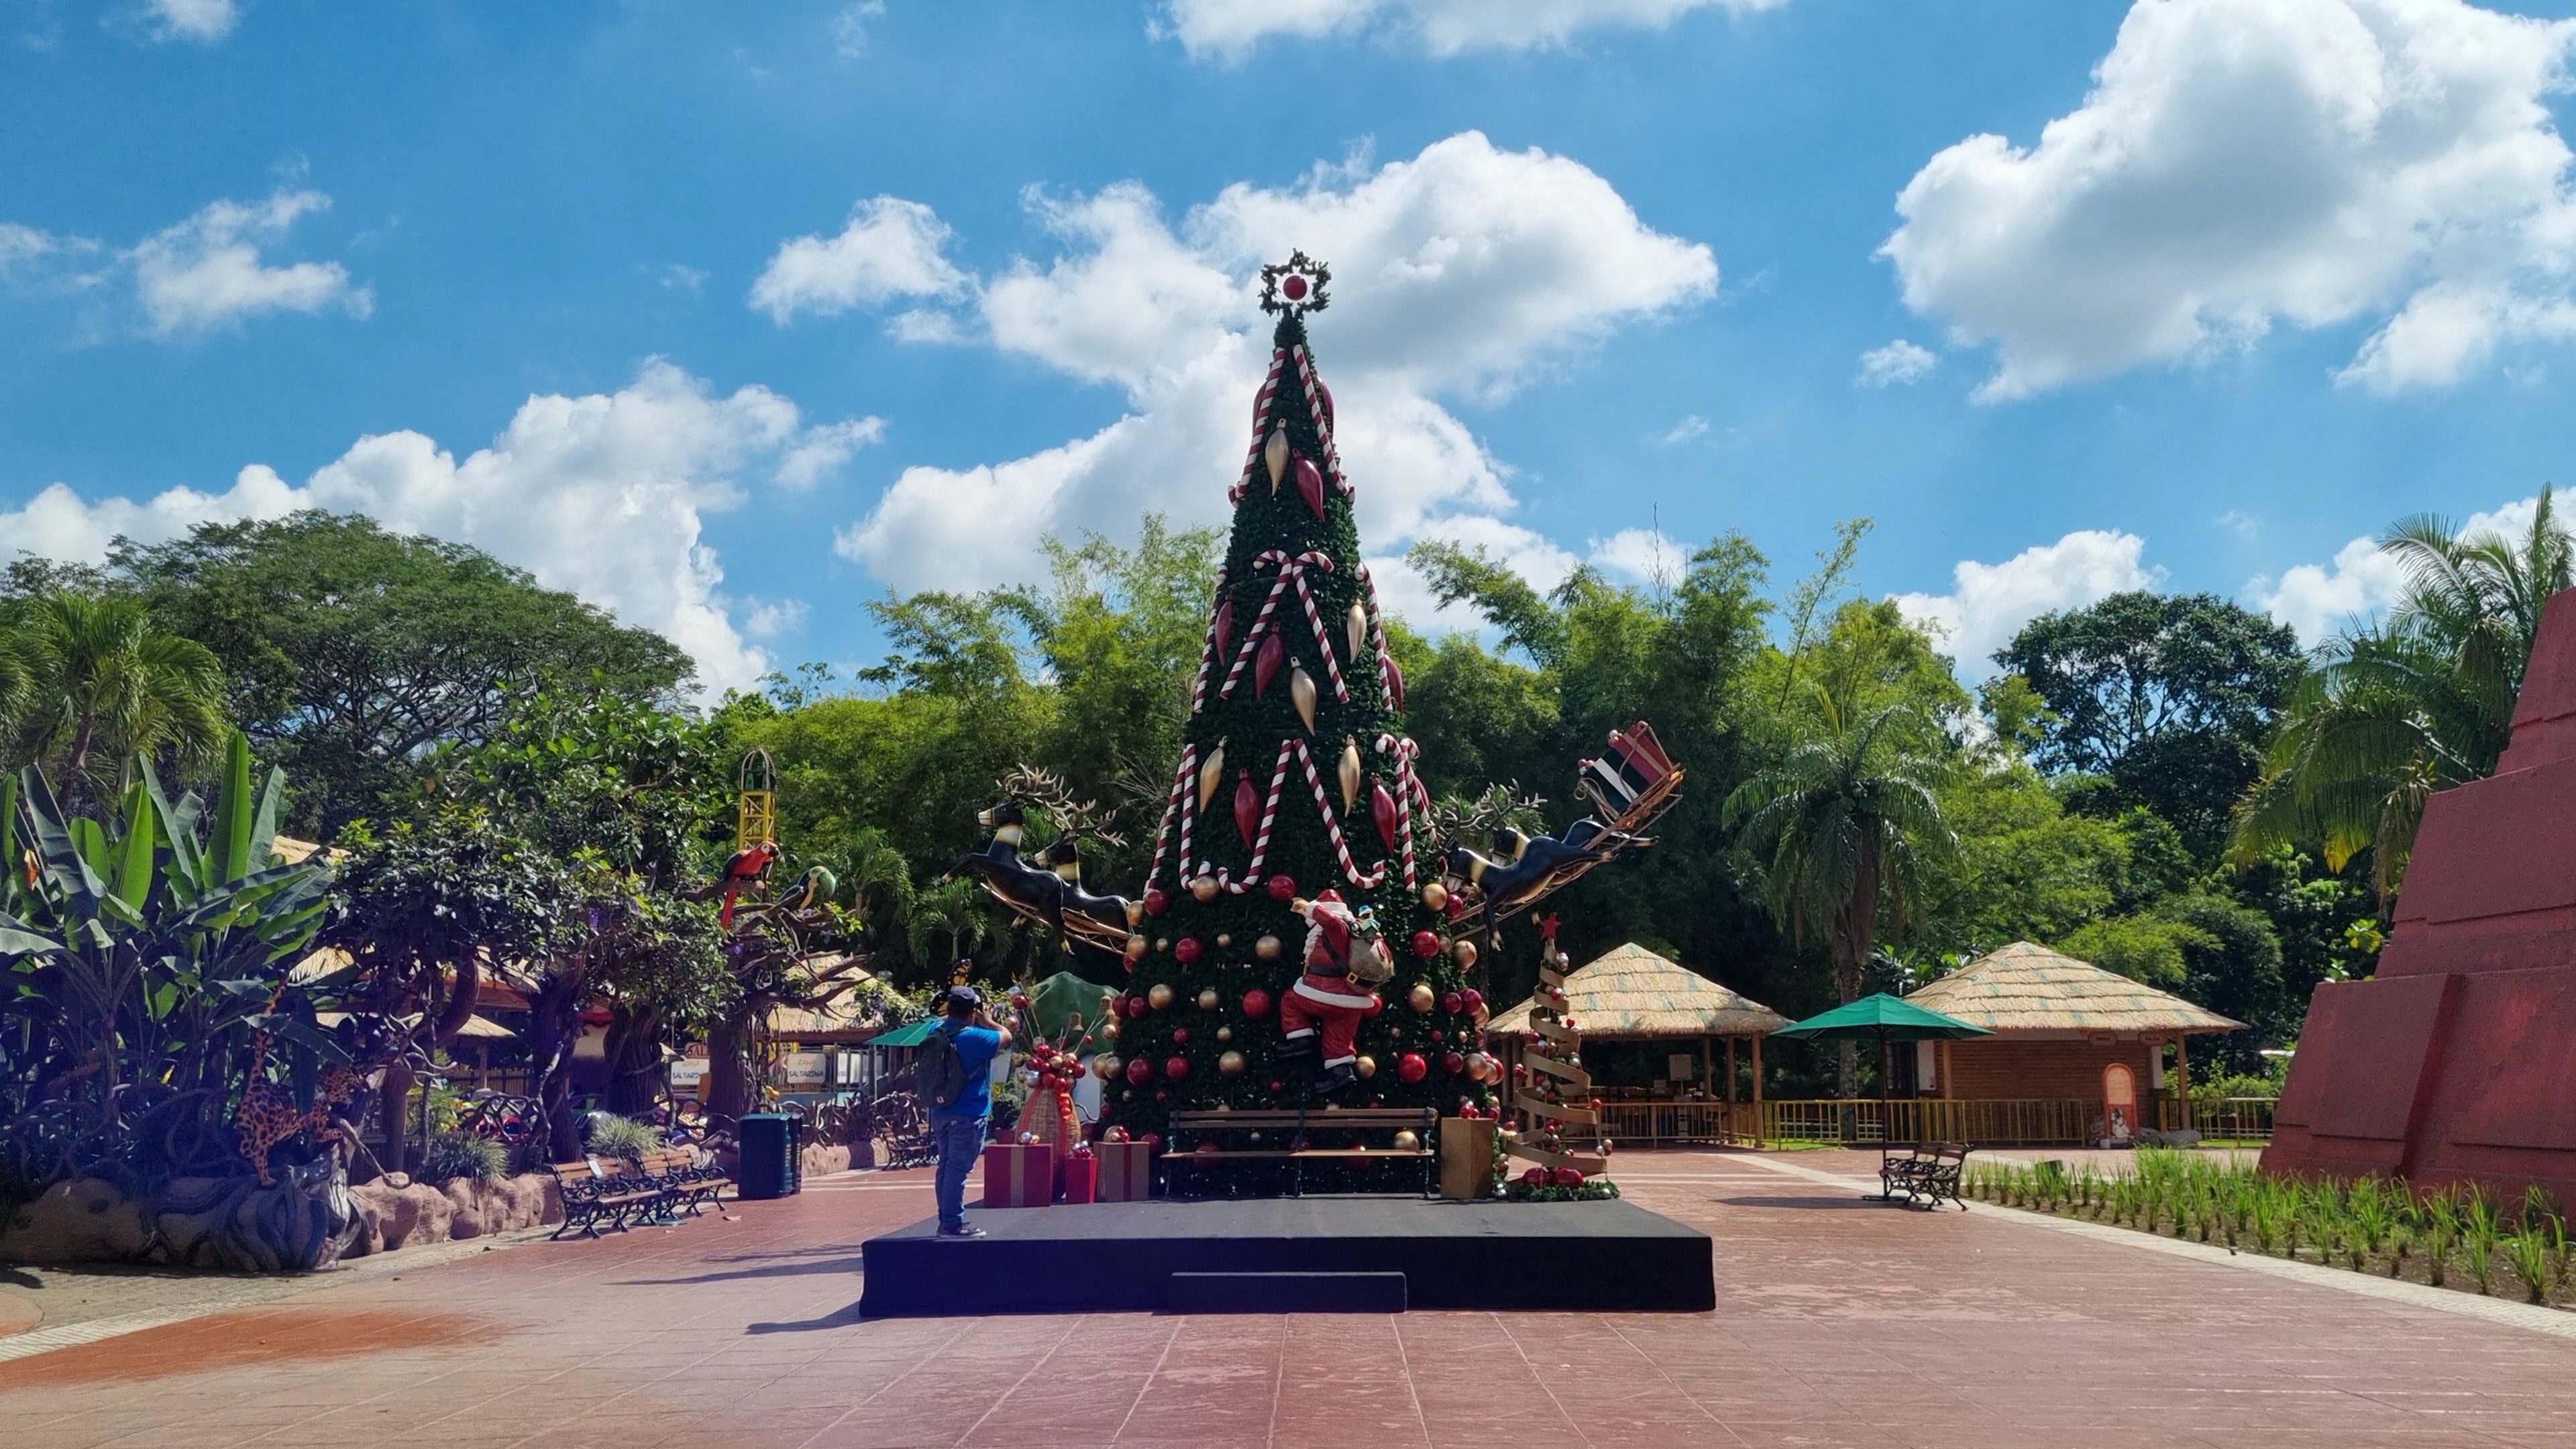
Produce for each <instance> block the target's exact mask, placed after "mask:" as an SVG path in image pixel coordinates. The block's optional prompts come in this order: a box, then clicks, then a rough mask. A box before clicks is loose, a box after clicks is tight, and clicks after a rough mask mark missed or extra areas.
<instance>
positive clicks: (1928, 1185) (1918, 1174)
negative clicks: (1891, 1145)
mask: <svg viewBox="0 0 2576 1449" xmlns="http://www.w3.org/2000/svg"><path fill="white" fill-rule="evenodd" d="M1973 1150H1974V1149H1973V1148H1971V1147H1969V1146H1968V1145H1967V1144H1966V1143H1962V1142H1921V1143H1917V1144H1915V1147H1914V1150H1913V1152H1912V1153H1910V1154H1908V1155H1907V1156H1904V1157H1891V1158H1888V1159H1887V1160H1885V1161H1883V1162H1881V1163H1880V1164H1879V1167H1878V1181H1879V1184H1880V1188H1881V1191H1882V1195H1883V1196H1885V1197H1887V1198H1888V1199H1890V1200H1893V1199H1894V1198H1895V1197H1896V1195H1897V1194H1899V1193H1903V1194H1904V1195H1905V1201H1906V1202H1907V1203H1908V1204H1909V1205H1915V1206H1923V1207H1930V1208H1938V1207H1940V1206H1941V1200H1942V1199H1943V1198H1948V1199H1949V1200H1950V1201H1951V1202H1954V1203H1957V1204H1958V1207H1959V1211H1961V1212H1966V1211H1967V1210H1968V1204H1967V1202H1966V1200H1965V1199H1963V1198H1961V1197H1960V1196H1959V1178H1960V1175H1961V1174H1962V1173H1963V1172H1964V1171H1965V1170H1966V1168H1967V1165H1968V1154H1969V1152H1971V1151H1973Z"/></svg>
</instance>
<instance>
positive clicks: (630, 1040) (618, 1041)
mask: <svg viewBox="0 0 2576 1449" xmlns="http://www.w3.org/2000/svg"><path fill="white" fill-rule="evenodd" d="M607 1051H608V1110H609V1111H611V1112H615V1113H616V1114H618V1115H619V1116H621V1117H633V1116H637V1115H639V1114H641V1113H643V1112H646V1111H649V1110H651V1108H652V1106H653V1099H654V1098H655V1097H657V1096H659V1095H661V1089H662V1013H661V1012H660V1010H658V1009H657V1008H655V1007H653V1006H651V1005H649V1004H647V1005H641V1006H620V1007H618V1008H617V1009H616V1010H615V1011H614V1012H612V1013H611V1014H610V1016H609V1020H608V1042H607Z"/></svg>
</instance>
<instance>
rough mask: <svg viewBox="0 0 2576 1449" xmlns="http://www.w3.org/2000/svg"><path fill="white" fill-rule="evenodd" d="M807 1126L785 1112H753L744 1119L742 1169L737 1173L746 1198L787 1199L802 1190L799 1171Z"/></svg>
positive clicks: (741, 1192) (735, 1174) (741, 1194)
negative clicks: (803, 1136) (801, 1140)
mask: <svg viewBox="0 0 2576 1449" xmlns="http://www.w3.org/2000/svg"><path fill="white" fill-rule="evenodd" d="M803 1125H804V1124H803V1123H801V1122H799V1121H798V1120H797V1119H796V1118H794V1117H790V1116H788V1115H787V1114H786V1113H783V1112H754V1113H752V1114H751V1115H749V1116H747V1117H745V1118H743V1119H742V1165H741V1167H740V1168H738V1169H737V1170H736V1171H735V1173H734V1179H735V1181H736V1183H737V1184H739V1186H740V1189H741V1190H740V1193H739V1194H738V1195H739V1196H742V1197H746V1198H773V1197H788V1196H791V1195H793V1194H794V1193H795V1192H796V1190H797V1189H798V1188H799V1187H801V1186H803V1182H802V1181H801V1179H802V1177H803V1173H802V1172H801V1171H800V1170H799V1169H800V1167H801V1165H802V1164H801V1163H800V1161H799V1158H800V1156H801V1154H800V1153H799V1152H798V1150H797V1149H798V1148H799V1147H801V1146H802V1145H803V1144H802V1143H800V1142H799V1141H798V1140H797V1139H798V1137H799V1136H800V1135H801V1134H800V1132H799V1130H798V1129H799V1128H801V1127H802V1126H803Z"/></svg>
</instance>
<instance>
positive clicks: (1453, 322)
mask: <svg viewBox="0 0 2576 1449" xmlns="http://www.w3.org/2000/svg"><path fill="white" fill-rule="evenodd" d="M1033 204H1034V205H1036V206H1037V207H1038V208H1039V210H1040V214H1041V215H1042V216H1043V218H1044V219H1045V220H1046V222H1047V224H1048V225H1049V226H1050V227H1051V228H1052V229H1053V230H1054V231H1055V233H1056V234H1057V235H1058V236H1059V237H1061V238H1062V239H1063V241H1064V243H1065V251H1064V253H1063V254H1062V255H1059V256H1057V257H1056V258H1054V259H1053V260H1052V261H1050V262H1049V263H1048V264H1047V265H1046V266H1045V267H1044V268H1043V269H1041V268H1040V267H1039V266H1037V265H1036V264H1034V263H1022V264H1021V265H1019V266H1018V267H1016V268H1015V269H1014V270H1012V271H1011V272H1009V273H1007V274H1005V275H1002V276H999V277H995V278H991V279H988V280H987V281H986V282H985V284H984V286H983V289H982V293H981V297H980V302H979V306H980V308H981V312H982V317H983V321H984V324H985V327H986V329H987V331H988V332H989V335H990V337H991V340H992V342H993V344H994V345H995V346H997V347H999V348H1001V349H1003V350H1005V351H1009V352H1014V353H1018V354H1020V355H1023V356H1026V357H1031V358H1035V359H1037V360H1039V361H1041V362H1044V363H1046V364H1047V365H1048V366H1050V367H1053V368H1055V369H1056V370H1057V371H1059V372H1062V373H1065V374H1067V375H1068V376H1071V377H1076V378H1080V379H1084V380H1086V381H1097V382H1107V383H1112V384H1115V385H1117V386H1118V387H1120V388H1121V389H1122V390H1124V392H1125V393H1126V395H1127V404H1128V411H1127V415H1126V416H1124V417H1122V418H1120V419H1119V420H1118V421H1116V422H1114V423H1112V424H1110V425H1109V426H1108V427H1106V428H1103V429H1101V430H1100V431H1099V432H1097V433H1094V434H1092V435H1090V436H1088V437H1083V438H1076V439H1073V440H1070V441H1068V442H1066V443H1064V444H1061V445H1059V446H1057V447H1053V448H1048V449H1045V450H1043V451H1041V452H1037V453H1033V454H1030V455H1028V456H1026V457H1021V458H1017V459H1012V460H1009V461H1004V462H998V463H993V464H989V465H985V466H981V467H976V468H969V469H962V470H957V469H946V468H933V467H914V468H911V469H907V470H906V471H905V472H904V474H903V475H902V477H900V478H899V479H897V480H896V482H895V484H894V486H893V488H892V489H891V490H889V491H888V492H887V494H886V495H885V497H884V498H883V500H881V501H880V502H879V504H878V505H877V507H876V509H875V510H874V511H873V512H872V513H871V514H870V515H869V516H868V517H867V518H866V519H864V520H862V521H861V522H859V523H858V524H856V525H854V526H852V527H851V528H849V529H847V530H845V531H844V532H843V533H842V534H841V536H840V539H839V543H838V547H839V549H840V552H841V553H842V555H843V556H844V557H847V558H850V559H852V560H854V561H857V562H861V563H864V564H866V565H867V566H868V567H869V568H870V570H871V571H873V572H874V573H875V574H876V576H877V577H878V578H879V579H881V580H883V581H885V582H886V583H888V584H890V585H892V586H893V587H895V588H897V589H902V590H907V591H908V590H913V589H921V588H931V587H942V588H975V587H982V586H988V585H993V584H1000V583H1007V582H1012V581H1016V580H1020V579H1024V578H1028V577H1031V576H1032V575H1033V572H1034V569H1035V566H1036V544H1037V541H1038V540H1039V539H1040V538H1041V537H1042V536H1044V535H1045V534H1047V533H1049V532H1054V533H1058V534H1071V533H1077V532H1080V531H1081V530H1084V529H1100V530H1121V529H1125V528H1127V527H1130V526H1131V525H1132V524H1133V521H1134V520H1135V519H1136V518H1137V517H1138V516H1140V515H1141V514H1142V513H1143V512H1145V511H1146V510H1148V509H1154V510H1160V511H1162V512H1164V513H1167V514H1169V515H1171V516H1172V517H1173V518H1174V519H1175V521H1177V522H1181V523H1185V524H1202V523H1222V522H1223V521H1224V519H1225V517H1226V503H1225V491H1226V489H1227V487H1229V486H1230V485H1231V484H1232V483H1233V482H1234V479H1235V476H1236V472H1237V470H1238V469H1239V468H1240V466H1241V461H1242V458H1243V450H1244V448H1245V446H1246V444H1247V442H1248V441H1249V439H1248V437H1247V435H1246V431H1245V430H1246V428H1247V427H1248V423H1247V422H1246V416H1247V408H1248V406H1249V402H1250V399H1251V397H1252V395H1253V390H1254V388H1255V387H1256V386H1257V385H1258V383H1259V381H1260V377H1261V372H1262V369H1263V368H1264V367H1265V366H1266V365H1267V363H1268V359H1269V347H1268V343H1267V335H1266V334H1267V332H1268V330H1269V324H1268V321H1267V319H1265V318H1263V317H1262V316H1261V314H1260V313H1259V312H1258V311H1256V310H1255V309H1254V307H1253V305H1252V300H1253V288H1252V286H1251V285H1250V282H1249V278H1250V277H1251V275H1252V273H1253V272H1254V271H1255V270H1256V269H1257V267H1258V265H1259V264H1260V263H1261V262H1263V261H1265V260H1275V259H1276V258H1277V257H1278V256H1280V255H1284V254H1285V253H1286V252H1287V251H1288V250H1289V249H1290V248H1291V247H1300V248H1303V249H1304V250H1306V251H1307V252H1308V253H1309V254H1311V255H1314V256H1318V257H1322V258H1324V259H1326V260H1327V261H1329V262H1330V263H1331V264H1332V268H1333V283H1332V295H1333V307H1332V310H1330V311H1329V312H1326V313H1324V314H1322V315H1321V316H1320V317H1319V318H1318V319H1317V320H1316V322H1315V323H1314V324H1313V325H1314V329H1315V340H1316V344H1317V348H1318V356H1319V360H1320V362H1321V366H1322V370H1323V373H1324V376H1325V379H1326V381H1327V383H1328V384H1329V385H1330V386H1331V387H1332V388H1333V390H1334V397H1335V401H1336V403H1337V405H1338V406H1337V412H1338V415H1339V417H1340V420H1341V427H1340V433H1339V437H1338V439H1337V441H1338V443H1339V445H1340V448H1341V454H1342V458H1343V462H1344V466H1345V470H1346V471H1347V473H1348V475H1349V476H1350V478H1351V480H1352V482H1353V484H1354V486H1355V487H1356V488H1357V489H1358V498H1359V508H1360V526H1361V530H1362V534H1363V536H1364V537H1366V538H1368V539H1369V540H1370V541H1371V542H1372V544H1373V545H1375V546H1377V547H1381V548H1387V547H1390V546H1392V545H1399V544H1400V543H1402V542H1403V541H1405V540H1410V539H1416V538H1424V537H1435V536H1437V537H1464V536H1467V535H1468V534H1471V533H1474V532H1476V531H1477V530H1479V529H1486V528H1488V527H1489V526H1495V527H1508V526H1507V525H1500V523H1499V515H1501V514H1503V513H1505V512H1508V511H1509V510H1510V509H1511V508H1512V507H1513V506H1514V501H1513V499H1512V496H1511V493H1510V490H1509V488H1508V487H1507V486H1506V480H1507V472H1506V470H1505V469H1504V468H1503V467H1502V466H1501V465H1499V464H1497V463H1496V462H1495V461H1494V460H1493V459H1492V458H1491V457H1489V456H1488V455H1487V454H1486V452H1485V450H1484V448H1483V446H1482V445H1481V444H1480V443H1479V442H1478V441H1477V440H1476V438H1475V437H1474V436H1473V435H1472V434H1471V433H1470V432H1469V431H1468V430H1467V428H1466V426H1465V425H1464V424H1463V423H1461V422H1459V421H1458V419H1457V418H1456V417H1455V416H1453V415H1452V414H1451V413H1449V411H1448V410H1447V409H1446V408H1444V407H1443V406H1442V405H1441V404H1440V403H1439V402H1437V401H1435V400H1434V398H1435V395H1437V394H1441V393H1450V392H1464V393H1473V394H1478V395H1484V396H1496V395H1501V394H1503V393H1506V392H1508V391H1509V390H1510V389H1511V388H1512V387H1514V386H1516V385H1517V384H1519V383H1521V382H1522V381H1524V380H1525V379H1526V378H1527V377H1528V376H1529V375H1530V373H1531V372H1532V371H1533V370H1534V369H1537V368H1540V367H1543V366H1544V365H1546V364H1547V363H1548V362H1549V361H1551V360H1553V359H1556V358H1559V357H1562V356H1564V355H1565V354H1566V353H1567V352H1568V351H1569V350H1570V349H1575V348H1580V347H1582V346H1584V345H1586V344H1588V343H1590V342H1592V341H1594V340H1596V339H1598V338H1600V337H1601V336H1603V335H1605V334H1606V333H1607V332H1609V331H1610V330H1611V329H1613V328H1615V327H1616V326H1618V325H1620V324H1622V323H1625V322H1630V321H1634V320H1637V319H1641V318H1647V317H1653V316H1657V315H1660V314H1662V313H1664V312H1666V311H1668V310H1670V309H1672V308H1674V307H1677V306H1680V305H1683V304H1686V303H1689V302H1692V301H1695V300H1698V299H1701V298H1704V297H1706V296H1708V295H1709V294H1710V293H1711V291H1712V290H1713V289H1714V287H1715V285H1716V281H1717V264H1716V262H1715V261H1714V259H1712V258H1711V257H1710V255H1709V253H1708V249H1707V248H1706V247H1703V246H1699V245H1695V244H1692V243H1687V242H1683V241H1680V240H1677V239H1675V238H1672V237H1669V236H1665V235H1662V234H1661V233H1658V232H1655V231H1653V230H1651V229H1649V228H1648V227H1646V226H1645V225H1644V224H1643V223H1642V222H1640V221H1639V220H1638V218H1637V215H1636V213H1635V212H1634V211H1633V210H1631V209H1630V208H1629V206H1628V204H1627V203H1626V202H1625V201H1624V200H1622V199H1621V198H1620V196H1619V194H1618V193H1617V192H1616V191H1615V190H1613V189H1612V188H1611V187H1610V185H1609V184H1608V183H1607V182H1605V181H1603V180H1602V179H1601V178H1600V177H1599V176H1597V175H1595V174H1593V173H1592V172H1591V171H1589V170H1586V169H1585V168H1584V167H1582V166H1580V165H1578V164H1576V163H1575V162H1572V161H1569V160H1566V159H1564V158H1561V157H1555V156H1549V155H1547V154H1545V153H1543V152H1539V151H1524V152H1509V151H1498V150H1496V149H1495V148H1494V147H1493V145H1492V144H1491V143H1490V142H1488V141H1487V140H1486V139H1485V138H1484V136H1482V135H1480V134H1477V133H1475V132H1468V133H1465V134H1462V135H1458V136H1453V137H1451V138H1449V139H1447V140H1445V141H1440V142H1437V143H1435V144H1433V145H1431V146H1430V147H1428V148H1426V149H1425V150H1424V151H1423V152H1422V153H1421V155H1419V156H1417V157H1415V158H1413V159H1412V160H1409V161H1397V162H1393V163H1390V164H1388V165H1385V166H1383V167H1380V168H1377V169H1376V170H1374V171H1364V170H1360V169H1358V168H1351V169H1330V168H1327V169H1319V170H1318V171H1317V172H1316V173H1314V174H1313V175H1310V176H1309V177H1308V178H1306V179H1305V181H1304V182H1302V183H1300V184H1299V185H1297V186H1295V187H1291V188H1287V189H1280V190H1271V189H1263V188H1256V187H1252V186H1249V185H1241V184H1238V185H1235V186H1231V187H1228V188H1226V189H1225V190H1224V191H1223V192H1222V193H1220V194H1219V195H1218V196H1217V197H1216V198H1215V199H1214V200H1212V201H1210V202H1207V203H1206V204H1204V205H1201V206H1199V207H1196V208H1194V209H1193V210H1192V211H1191V212H1190V213H1189V214H1188V216H1187V217H1186V218H1184V219H1183V221H1182V222H1181V224H1180V226H1179V227H1178V229H1177V230H1176V229H1175V228H1173V227H1172V226H1171V225H1169V224H1168V223H1167V222H1166V221H1165V219H1164V217H1163V216H1162V214H1161V212H1160V209H1159V207H1158V206H1157V203H1156V201H1155V199H1154V197H1153V196H1152V195H1151V194H1149V193H1148V192H1146V191H1145V189H1144V188H1143V187H1141V186H1138V185H1135V184H1133V183H1124V184H1120V185H1116V186H1112V187H1109V188H1108V189H1106V190H1104V191H1101V192H1099V193H1098V194H1096V195H1093V196H1089V197H1079V198H1073V199H1070V200H1049V199H1046V198H1043V197H1037V198H1033ZM1521 532H1523V533H1525V532H1526V530H1522V531H1521ZM1529 537H1531V538H1535V535H1530V536H1529ZM1513 542H1514V543H1515V545H1516V546H1519V547H1523V548H1524V549H1525V548H1526V547H1527V540H1526V539H1515V540H1513ZM1549 547H1551V548H1552V547H1553V545H1550V546H1549ZM1571 565H1572V560H1571V558H1570V556H1569V557H1568V558H1567V560H1566V563H1565V565H1564V566H1565V567H1571ZM1393 572H1394V571H1393V570H1381V571H1380V573H1379V580H1380V585H1381V588H1385V587H1387V586H1388V583H1389V579H1390V575H1391V574H1392V573H1393ZM1559 573H1560V576H1561V573H1562V570H1561V569H1560V571H1559Z"/></svg>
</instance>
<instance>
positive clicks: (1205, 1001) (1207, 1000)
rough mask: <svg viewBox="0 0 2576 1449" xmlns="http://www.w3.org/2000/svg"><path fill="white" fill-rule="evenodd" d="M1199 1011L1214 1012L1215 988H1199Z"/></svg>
mask: <svg viewBox="0 0 2576 1449" xmlns="http://www.w3.org/2000/svg"><path fill="white" fill-rule="evenodd" d="M1199 1010H1201V1011H1214V1010H1216V988H1215V987H1213V986H1209V987H1203V988H1201V989H1200V991H1199Z"/></svg>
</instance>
